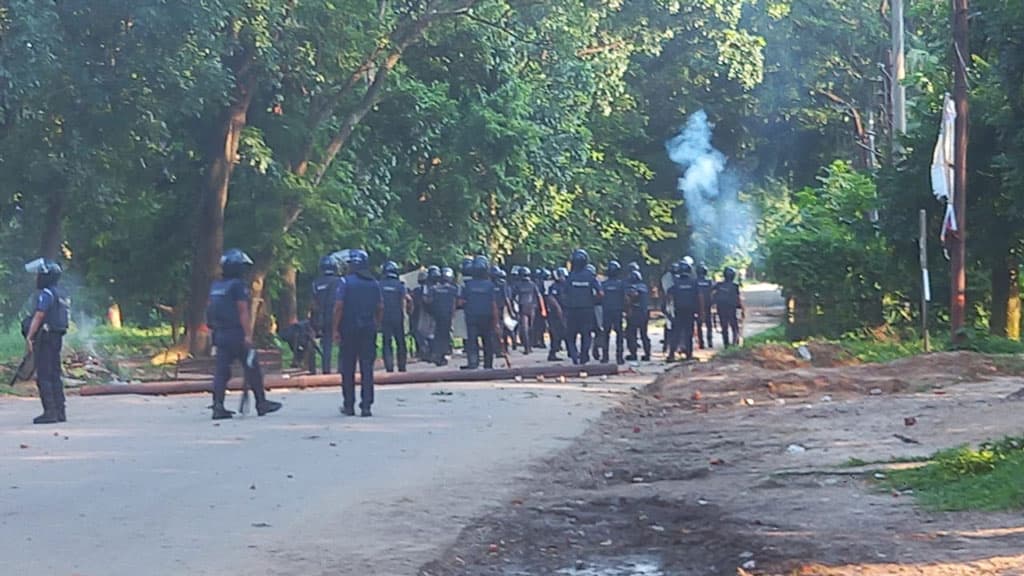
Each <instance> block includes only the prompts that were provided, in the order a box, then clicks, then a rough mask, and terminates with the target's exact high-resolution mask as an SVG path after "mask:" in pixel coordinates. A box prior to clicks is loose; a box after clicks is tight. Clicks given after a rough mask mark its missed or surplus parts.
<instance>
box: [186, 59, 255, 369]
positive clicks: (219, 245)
mask: <svg viewBox="0 0 1024 576" xmlns="http://www.w3.org/2000/svg"><path fill="white" fill-rule="evenodd" d="M253 89H254V82H253V81H252V80H251V79H240V80H238V82H237V83H236V85H235V95H234V101H233V103H232V104H231V106H229V107H228V109H227V110H226V111H225V114H224V117H223V118H221V120H220V124H219V126H218V127H217V129H216V131H215V132H214V133H213V134H211V135H210V137H209V141H208V143H207V145H208V150H207V152H206V155H207V156H206V173H205V177H204V179H203V183H202V188H201V190H200V198H199V214H198V217H197V221H198V229H197V230H196V236H197V240H196V251H195V254H194V256H193V258H192V274H191V280H190V282H189V306H188V322H187V330H188V336H189V337H188V349H189V353H191V354H192V355H194V356H198V355H205V354H206V353H207V352H208V351H209V347H210V346H209V334H208V331H207V328H206V319H205V311H206V301H207V295H208V294H209V291H210V284H211V283H212V282H213V278H214V276H215V275H216V273H217V269H218V268H219V266H220V256H221V252H222V251H223V250H224V209H225V207H226V206H227V202H228V187H229V185H230V183H231V173H232V171H233V170H234V168H235V161H236V159H237V155H238V142H239V138H240V137H241V134H242V129H243V128H245V124H246V115H247V114H248V111H249V104H250V103H251V102H252V93H253Z"/></svg>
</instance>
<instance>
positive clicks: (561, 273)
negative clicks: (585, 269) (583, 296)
mask: <svg viewBox="0 0 1024 576" xmlns="http://www.w3.org/2000/svg"><path fill="white" fill-rule="evenodd" d="M568 277H569V271H568V270H566V269H565V267H564V266H560V267H558V268H555V280H558V281H559V282H561V281H562V280H565V279H566V278H568Z"/></svg>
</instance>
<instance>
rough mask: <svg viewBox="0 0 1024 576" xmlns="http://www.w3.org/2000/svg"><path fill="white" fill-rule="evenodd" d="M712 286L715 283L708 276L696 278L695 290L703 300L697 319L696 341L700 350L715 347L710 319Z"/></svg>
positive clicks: (712, 324) (712, 323)
mask: <svg viewBox="0 0 1024 576" xmlns="http://www.w3.org/2000/svg"><path fill="white" fill-rule="evenodd" d="M714 287H715V284H714V282H712V281H711V279H710V278H697V291H698V292H700V297H701V299H702V300H703V302H702V306H701V310H700V314H699V315H698V320H697V343H698V344H699V345H700V349H701V350H703V349H704V348H705V347H707V348H714V347H715V345H714V337H713V334H714V322H713V321H712V319H711V304H712V301H711V293H712V292H713V291H714ZM705 336H706V340H705ZM705 342H706V344H705Z"/></svg>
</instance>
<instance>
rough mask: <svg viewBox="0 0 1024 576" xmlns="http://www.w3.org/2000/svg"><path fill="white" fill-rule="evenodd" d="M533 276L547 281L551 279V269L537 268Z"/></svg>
mask: <svg viewBox="0 0 1024 576" xmlns="http://www.w3.org/2000/svg"><path fill="white" fill-rule="evenodd" d="M533 277H534V278H536V279H537V280H540V281H541V282H547V281H548V280H551V271H550V270H548V269H547V268H537V269H536V270H534V271H533Z"/></svg>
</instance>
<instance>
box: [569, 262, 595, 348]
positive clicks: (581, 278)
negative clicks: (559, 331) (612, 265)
mask: <svg viewBox="0 0 1024 576" xmlns="http://www.w3.org/2000/svg"><path fill="white" fill-rule="evenodd" d="M600 296H601V283H600V282H599V281H598V280H597V276H596V275H594V274H593V273H592V272H590V271H587V270H573V271H572V272H570V273H569V277H568V278H567V279H566V287H565V293H564V296H563V300H564V302H563V308H564V309H565V313H566V345H567V347H568V352H569V357H570V358H572V361H573V364H586V363H587V362H589V361H590V347H591V338H592V334H593V331H594V324H595V317H594V309H595V307H596V305H597V302H598V300H599V299H600ZM577 337H579V340H580V342H579V344H580V346H579V348H577V346H576V345H577Z"/></svg>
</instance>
